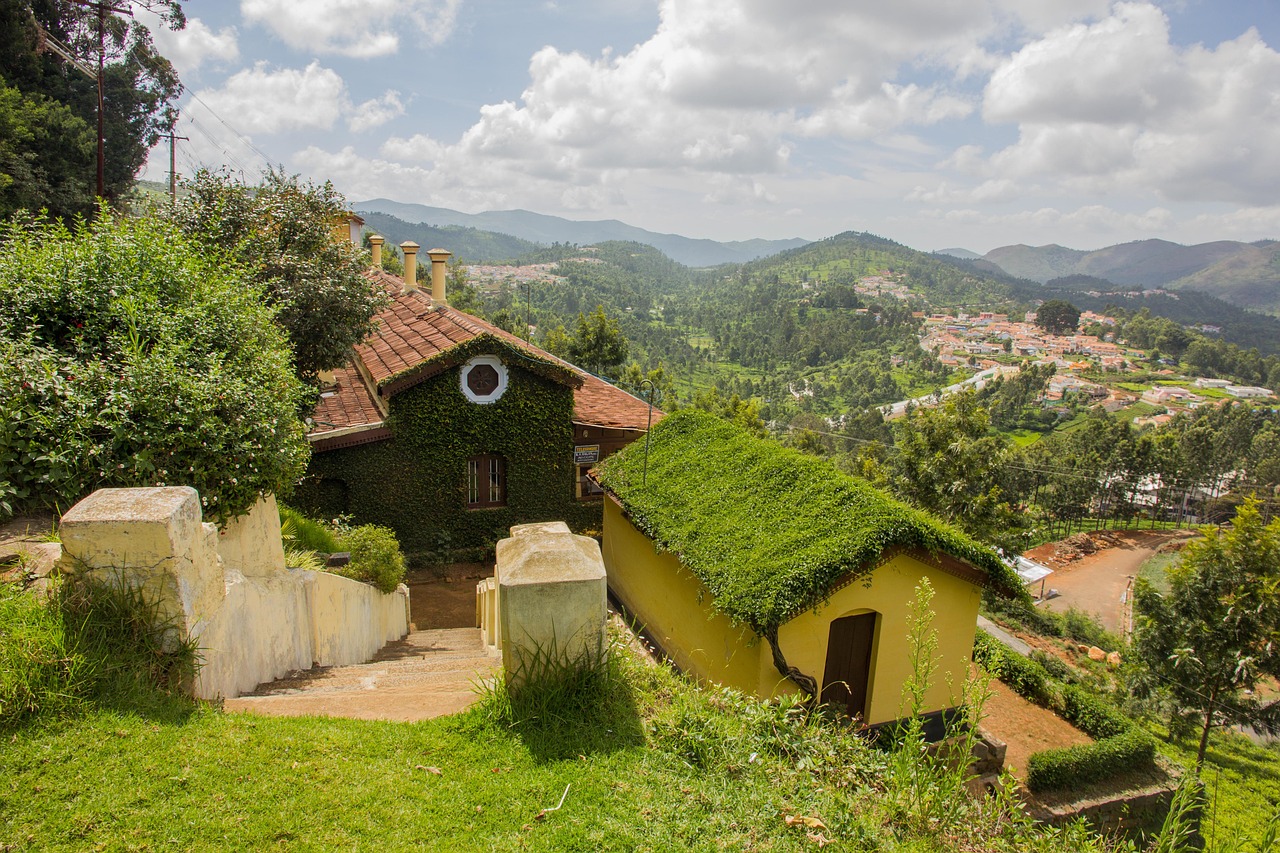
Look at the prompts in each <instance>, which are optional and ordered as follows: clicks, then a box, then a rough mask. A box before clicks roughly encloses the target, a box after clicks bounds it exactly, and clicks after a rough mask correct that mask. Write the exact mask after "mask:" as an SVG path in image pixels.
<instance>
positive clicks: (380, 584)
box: [334, 524, 404, 592]
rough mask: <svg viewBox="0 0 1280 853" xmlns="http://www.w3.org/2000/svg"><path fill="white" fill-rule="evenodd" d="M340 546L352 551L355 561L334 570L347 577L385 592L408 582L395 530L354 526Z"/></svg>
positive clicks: (343, 536)
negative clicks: (405, 578)
mask: <svg viewBox="0 0 1280 853" xmlns="http://www.w3.org/2000/svg"><path fill="white" fill-rule="evenodd" d="M338 544H339V546H340V547H341V549H342V550H345V551H350V552H351V562H350V563H347V565H345V566H342V567H340V568H338V569H335V570H334V571H336V572H337V573H338V574H340V575H342V576H343V577H348V578H351V579H352V580H358V581H363V582H365V583H368V584H372V585H373V586H375V587H377V588H378V589H380V590H382V591H383V592H394V591H395V588H396V587H397V586H399V585H400V582H401V581H403V580H404V554H403V553H401V551H400V543H399V542H397V541H396V534H395V531H393V530H392V529H391V528H389V527H380V526H378V525H376V524H364V525H361V526H360V527H353V528H351V529H350V530H347V531H344V532H343V533H342V535H341V536H340V537H339V539H338Z"/></svg>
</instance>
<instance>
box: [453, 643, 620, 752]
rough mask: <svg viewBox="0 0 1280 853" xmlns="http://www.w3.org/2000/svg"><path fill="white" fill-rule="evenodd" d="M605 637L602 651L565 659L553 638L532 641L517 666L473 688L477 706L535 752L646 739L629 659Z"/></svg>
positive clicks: (606, 747) (603, 748)
mask: <svg viewBox="0 0 1280 853" xmlns="http://www.w3.org/2000/svg"><path fill="white" fill-rule="evenodd" d="M619 642H621V641H620V640H619V638H617V637H616V635H614V634H612V633H611V634H610V638H609V642H608V644H607V645H606V647H605V648H604V649H603V653H601V650H598V649H585V648H584V649H583V650H582V651H581V652H580V653H578V654H577V655H574V656H572V657H570V656H566V655H565V654H563V653H562V652H561V650H560V649H559V646H558V644H557V643H555V642H552V643H548V644H545V645H538V646H535V647H534V648H533V649H532V650H531V651H530V652H529V653H528V654H526V655H525V657H524V658H523V659H522V660H521V661H520V662H519V663H518V664H517V666H518V667H519V669H518V672H517V673H515V675H516V677H515V678H513V677H512V673H508V672H505V671H504V672H502V673H500V674H499V675H498V676H497V677H496V678H494V679H492V680H491V681H488V682H485V683H482V684H480V685H478V689H479V691H480V693H481V696H482V698H481V701H480V710H481V713H482V714H483V715H484V716H486V717H487V718H488V719H489V720H491V721H492V722H494V723H497V724H498V725H500V726H503V727H505V728H507V729H509V730H511V731H514V732H516V733H518V734H519V735H520V736H521V737H522V738H523V739H524V741H525V743H526V744H527V745H528V746H529V747H530V749H532V750H533V751H534V752H535V753H537V754H539V755H542V756H544V757H547V758H562V757H567V756H575V755H581V754H590V753H594V752H608V751H612V750H613V749H617V748H620V747H624V746H630V745H634V744H636V743H639V742H641V741H642V740H643V731H642V729H641V726H640V723H639V712H638V711H637V709H636V698H635V695H634V692H633V688H632V685H631V682H630V677H629V674H628V673H627V672H625V671H624V668H625V667H626V666H627V663H626V661H627V659H628V656H627V655H625V654H622V653H620V652H619V650H618V649H617V645H618V643H619Z"/></svg>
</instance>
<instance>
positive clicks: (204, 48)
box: [130, 4, 240, 75]
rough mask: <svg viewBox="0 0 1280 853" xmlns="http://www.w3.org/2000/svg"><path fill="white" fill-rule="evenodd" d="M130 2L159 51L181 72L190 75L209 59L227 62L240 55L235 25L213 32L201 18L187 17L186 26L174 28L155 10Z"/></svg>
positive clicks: (134, 13)
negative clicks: (178, 28) (179, 28)
mask: <svg viewBox="0 0 1280 853" xmlns="http://www.w3.org/2000/svg"><path fill="white" fill-rule="evenodd" d="M130 5H131V8H132V10H133V16H134V18H135V19H137V21H138V22H139V23H140V24H142V25H144V26H145V27H146V28H147V29H149V30H150V31H151V38H152V40H153V41H154V42H155V46H156V50H158V51H159V52H160V55H161V56H164V57H165V58H166V59H168V60H169V61H170V62H172V63H173V67H174V68H176V69H177V70H178V74H179V75H185V74H189V73H191V72H192V71H195V70H196V69H197V68H199V67H200V66H201V65H203V64H204V63H206V62H209V61H213V62H216V63H219V64H225V63H229V62H234V61H236V60H237V59H239V58H240V45H239V42H238V34H237V33H236V28H235V27H223V28H222V29H220V30H218V31H217V32H214V30H213V29H212V28H210V27H209V25H208V24H206V23H205V22H204V21H202V20H200V19H199V18H187V25H186V27H184V28H183V29H181V30H177V31H174V30H171V29H169V25H168V24H166V23H165V22H164V19H162V18H161V17H160V16H159V15H158V14H156V13H155V12H152V11H151V10H149V9H147V8H146V7H144V6H140V5H136V4H130Z"/></svg>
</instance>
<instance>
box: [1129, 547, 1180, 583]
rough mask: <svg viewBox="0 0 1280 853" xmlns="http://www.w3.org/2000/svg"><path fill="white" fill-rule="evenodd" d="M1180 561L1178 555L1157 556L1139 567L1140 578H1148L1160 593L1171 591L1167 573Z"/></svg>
mask: <svg viewBox="0 0 1280 853" xmlns="http://www.w3.org/2000/svg"><path fill="white" fill-rule="evenodd" d="M1177 559H1178V555H1177V553H1168V554H1156V555H1154V556H1153V557H1151V558H1150V559H1148V560H1147V561H1146V562H1144V563H1143V564H1142V565H1141V566H1139V567H1138V577H1140V578H1146V579H1147V580H1148V581H1149V582H1150V583H1151V585H1152V586H1154V587H1155V588H1156V589H1157V590H1158V591H1160V592H1167V591H1168V590H1169V581H1168V580H1167V579H1166V578H1165V571H1166V570H1167V569H1168V568H1169V567H1170V566H1171V565H1173V563H1174V561H1175V560H1177Z"/></svg>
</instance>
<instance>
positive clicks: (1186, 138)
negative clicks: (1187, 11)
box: [983, 3, 1280, 204]
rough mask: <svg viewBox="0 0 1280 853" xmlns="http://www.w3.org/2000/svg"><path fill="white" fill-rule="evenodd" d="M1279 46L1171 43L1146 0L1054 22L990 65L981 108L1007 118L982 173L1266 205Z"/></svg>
mask: <svg viewBox="0 0 1280 853" xmlns="http://www.w3.org/2000/svg"><path fill="white" fill-rule="evenodd" d="M1278 90H1280V54H1277V53H1276V51H1274V50H1272V49H1271V48H1270V47H1269V46H1267V45H1266V44H1265V43H1264V42H1263V41H1262V39H1261V38H1260V37H1259V35H1258V33H1257V32H1256V31H1255V30H1249V31H1247V32H1246V33H1244V34H1243V35H1241V36H1240V37H1239V38H1237V39H1234V40H1232V41H1227V42H1223V43H1222V44H1220V45H1218V46H1217V47H1215V48H1210V47H1204V46H1200V45H1194V46H1191V47H1177V46H1175V45H1173V44H1172V43H1171V41H1170V34H1169V23H1168V20H1167V18H1166V17H1165V15H1164V13H1163V12H1161V11H1160V10H1159V9H1158V8H1156V7H1154V6H1152V5H1149V4H1145V3H1122V4H1118V5H1117V6H1116V7H1115V9H1114V10H1113V12H1112V14H1111V15H1110V16H1108V17H1106V18H1104V19H1102V20H1100V21H1098V22H1096V23H1094V24H1091V25H1087V26H1086V25H1075V26H1071V27H1065V28H1061V29H1058V30H1054V31H1052V32H1050V33H1048V34H1047V35H1046V36H1045V37H1044V38H1042V39H1039V40H1037V41H1034V42H1032V43H1030V44H1028V45H1026V46H1025V47H1023V48H1022V49H1021V50H1019V51H1018V52H1017V53H1015V54H1013V55H1012V56H1011V57H1009V59H1008V60H1007V61H1006V62H1005V63H1004V64H1003V65H1002V66H1001V67H1000V68H999V69H997V70H996V71H995V73H994V74H993V75H992V77H991V81H990V83H989V84H988V86H987V89H986V92H985V96H984V105H983V115H984V116H985V117H986V118H987V119H988V120H990V121H1002V122H1015V123H1017V124H1018V128H1019V138H1018V141H1017V142H1016V143H1014V144H1013V145H1010V146H1008V147H1006V148H1004V149H1003V150H1001V151H998V152H996V153H995V154H994V155H993V156H992V157H991V158H990V159H989V161H988V163H987V164H986V167H987V174H990V175H1000V176H1005V177H1012V178H1018V179H1023V180H1025V179H1033V178H1044V179H1051V180H1054V181H1056V182H1057V183H1058V184H1059V185H1060V186H1061V187H1062V188H1064V189H1066V190H1069V191H1071V192H1074V193H1089V194H1106V193H1112V192H1118V191H1135V190H1137V191H1147V192H1151V193H1155V194H1156V195H1159V196H1161V197H1163V198H1166V199H1170V200H1200V201H1231V202H1242V203H1247V204H1266V203H1268V202H1269V201H1270V200H1271V199H1274V198H1276V197H1277V195H1278V194H1280V101H1277V100H1276V99H1275V98H1274V97H1273V93H1274V92H1276V91H1278Z"/></svg>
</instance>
